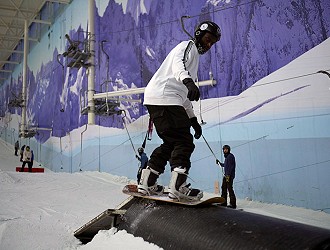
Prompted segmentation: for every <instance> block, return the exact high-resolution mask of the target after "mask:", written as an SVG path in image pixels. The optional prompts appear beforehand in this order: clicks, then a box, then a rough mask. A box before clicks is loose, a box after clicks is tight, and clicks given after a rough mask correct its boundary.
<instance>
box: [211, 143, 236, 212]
mask: <svg viewBox="0 0 330 250" xmlns="http://www.w3.org/2000/svg"><path fill="white" fill-rule="evenodd" d="M222 151H223V155H224V157H225V162H224V163H221V162H220V161H219V160H216V164H220V166H221V167H223V168H224V172H225V174H224V176H223V178H222V185H221V197H223V198H224V199H225V200H226V202H225V203H222V204H221V206H227V191H228V193H229V200H230V205H229V206H228V207H231V208H236V196H235V192H234V188H233V182H234V178H235V168H236V162H235V156H234V155H233V154H232V153H231V152H230V146H229V145H224V146H223V147H222Z"/></svg>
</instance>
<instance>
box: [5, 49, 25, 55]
mask: <svg viewBox="0 0 330 250" xmlns="http://www.w3.org/2000/svg"><path fill="white" fill-rule="evenodd" d="M0 51H4V52H10V53H18V54H24V51H22V50H13V49H1V48H0Z"/></svg>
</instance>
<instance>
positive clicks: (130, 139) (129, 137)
mask: <svg viewBox="0 0 330 250" xmlns="http://www.w3.org/2000/svg"><path fill="white" fill-rule="evenodd" d="M123 112H124V116H123V117H122V120H123V124H124V127H125V129H126V132H127V135H128V139H129V141H130V142H131V145H132V148H133V151H134V153H135V154H137V153H136V150H135V147H134V145H133V141H132V138H131V136H130V134H129V132H128V129H127V126H126V122H125V120H124V118H125V117H126V111H125V110H123Z"/></svg>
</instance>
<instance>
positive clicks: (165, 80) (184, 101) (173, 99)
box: [138, 21, 221, 200]
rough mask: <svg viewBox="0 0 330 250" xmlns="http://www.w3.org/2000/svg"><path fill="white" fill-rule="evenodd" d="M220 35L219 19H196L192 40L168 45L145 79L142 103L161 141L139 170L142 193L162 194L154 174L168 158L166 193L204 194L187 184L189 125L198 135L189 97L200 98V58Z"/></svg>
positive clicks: (178, 195)
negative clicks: (171, 46) (159, 61)
mask: <svg viewBox="0 0 330 250" xmlns="http://www.w3.org/2000/svg"><path fill="white" fill-rule="evenodd" d="M220 37H221V33H220V28H219V26H218V25H217V24H215V23H214V22H210V21H204V22H202V23H200V24H199V25H198V27H197V29H196V30H195V33H194V39H193V40H189V41H183V42H181V43H180V44H178V45H177V46H176V47H175V48H174V49H172V51H171V52H170V53H169V54H168V55H167V57H166V58H165V60H164V62H163V63H162V64H161V66H160V67H159V69H158V70H157V71H156V73H155V74H154V76H153V77H152V78H151V80H150V82H149V83H148V85H147V87H146V89H145V93H144V105H145V106H146V107H147V109H148V112H149V115H150V117H151V119H152V120H153V123H154V125H155V128H156V132H157V134H158V136H159V137H160V138H161V139H162V140H163V144H161V145H160V146H159V147H157V148H156V149H155V150H154V151H153V152H152V154H151V156H150V160H149V162H148V167H147V168H146V169H144V170H142V176H141V180H140V183H139V185H138V191H139V192H140V193H142V194H161V193H162V192H163V191H164V187H163V186H161V185H158V184H157V179H158V177H159V175H160V174H162V173H164V170H165V166H166V164H167V161H169V163H170V166H171V172H172V174H171V180H170V184H169V197H170V198H172V199H179V200H180V199H185V200H200V199H201V198H202V196H203V192H202V191H201V190H199V189H195V188H191V187H190V184H187V183H186V180H187V177H188V174H189V169H190V167H191V162H190V156H191V154H192V152H193V151H194V148H195V145H194V143H193V136H192V135H191V133H190V127H193V129H194V131H195V134H194V137H195V138H196V139H199V138H200V137H201V135H202V128H201V126H200V125H199V123H198V121H197V118H196V116H195V114H194V111H193V109H192V103H191V101H198V100H199V97H200V92H199V89H198V87H197V86H196V84H195V80H196V79H197V71H198V64H199V57H200V55H202V54H204V53H205V52H207V51H208V50H209V49H210V48H211V47H212V45H213V44H215V43H216V42H218V41H219V40H220Z"/></svg>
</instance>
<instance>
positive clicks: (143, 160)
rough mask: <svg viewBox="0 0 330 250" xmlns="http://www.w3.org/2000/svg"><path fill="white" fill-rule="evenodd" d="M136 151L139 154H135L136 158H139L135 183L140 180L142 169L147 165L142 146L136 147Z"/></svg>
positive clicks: (146, 157)
mask: <svg viewBox="0 0 330 250" xmlns="http://www.w3.org/2000/svg"><path fill="white" fill-rule="evenodd" d="M138 153H139V155H140V156H138V155H135V157H136V159H138V160H139V162H140V163H139V170H138V172H137V183H139V182H140V179H141V174H142V170H143V169H145V168H146V167H147V164H148V160H149V159H148V156H147V155H146V153H145V152H144V148H142V147H141V148H138Z"/></svg>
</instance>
